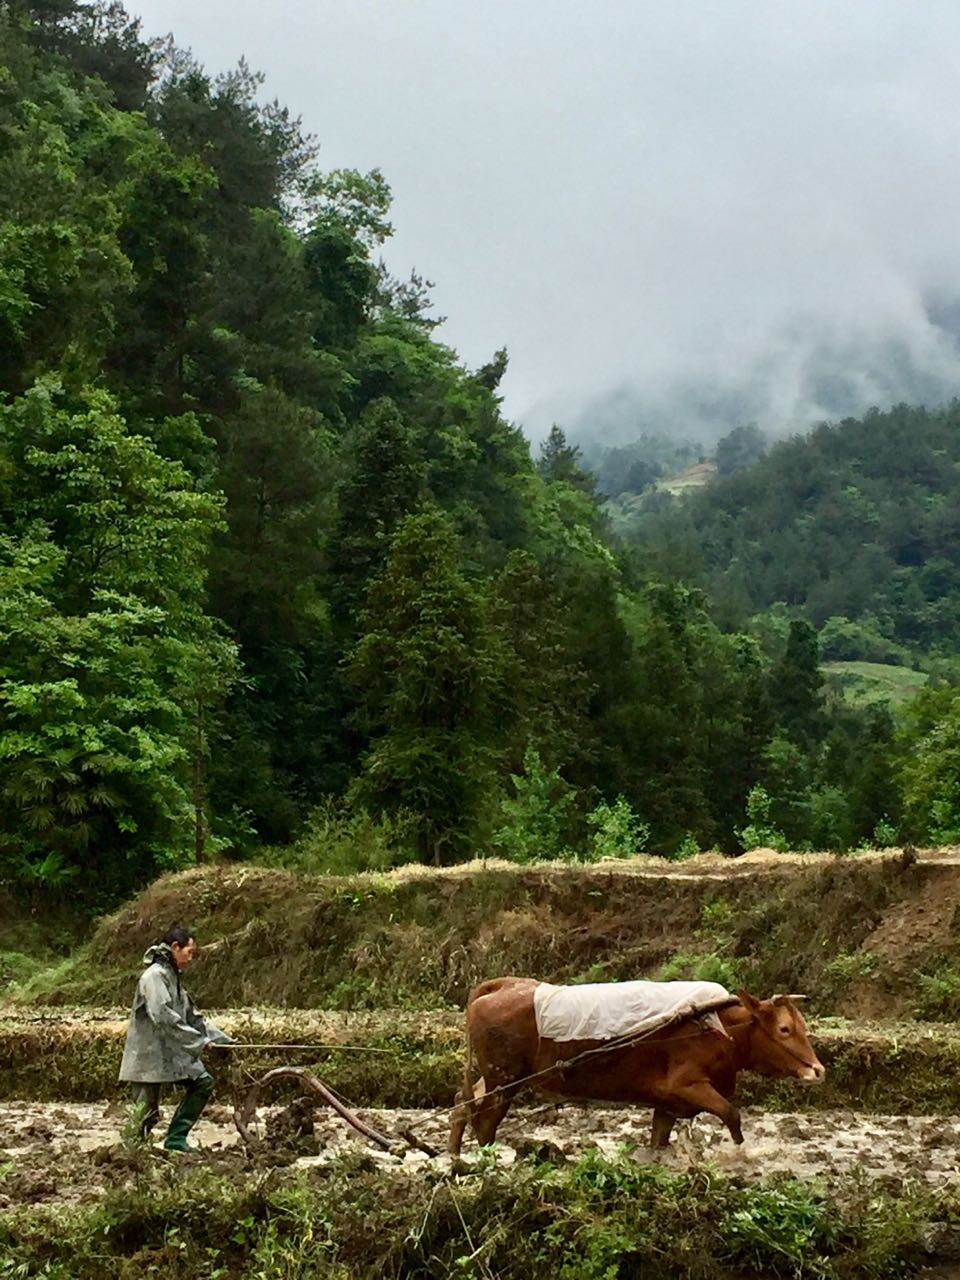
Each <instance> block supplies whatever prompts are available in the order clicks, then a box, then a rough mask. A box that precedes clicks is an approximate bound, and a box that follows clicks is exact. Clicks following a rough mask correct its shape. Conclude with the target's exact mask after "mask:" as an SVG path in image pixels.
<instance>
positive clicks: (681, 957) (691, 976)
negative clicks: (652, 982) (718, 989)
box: [657, 951, 743, 991]
mask: <svg viewBox="0 0 960 1280" xmlns="http://www.w3.org/2000/svg"><path fill="white" fill-rule="evenodd" d="M657 981H658V982H676V981H683V982H719V984H720V985H721V986H722V987H726V988H727V990H728V991H735V990H736V989H737V987H739V986H742V984H743V977H742V974H741V971H740V966H739V964H738V963H737V961H736V960H734V959H732V958H731V957H730V956H726V955H721V954H720V953H719V952H717V951H706V952H690V951H678V952H677V953H676V955H674V956H671V958H670V959H669V960H667V961H666V963H664V964H662V965H661V966H660V969H659V971H658V973H657Z"/></svg>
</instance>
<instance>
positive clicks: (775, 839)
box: [737, 783, 789, 853]
mask: <svg viewBox="0 0 960 1280" xmlns="http://www.w3.org/2000/svg"><path fill="white" fill-rule="evenodd" d="M772 803H773V801H772V799H771V797H770V796H769V795H768V794H767V792H766V790H765V789H764V788H763V787H762V786H760V784H759V783H757V785H756V786H754V787H751V788H750V794H749V795H748V796H747V818H748V819H749V821H748V824H747V826H745V827H743V828H742V829H741V830H740V831H738V832H737V835H738V836H739V838H740V840H741V842H742V844H743V847H744V848H745V849H747V850H749V849H776V850H777V851H778V852H779V853H784V852H785V851H786V850H787V849H788V848H789V845H788V844H787V840H786V837H785V836H784V834H783V832H782V831H778V830H777V828H776V827H775V826H773V824H772V822H771V818H770V809H771V806H772Z"/></svg>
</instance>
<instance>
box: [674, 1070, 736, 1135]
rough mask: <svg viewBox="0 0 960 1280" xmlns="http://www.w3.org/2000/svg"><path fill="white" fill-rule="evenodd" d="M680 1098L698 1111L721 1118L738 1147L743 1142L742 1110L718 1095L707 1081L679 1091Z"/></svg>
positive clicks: (721, 1095) (720, 1094)
mask: <svg viewBox="0 0 960 1280" xmlns="http://www.w3.org/2000/svg"><path fill="white" fill-rule="evenodd" d="M677 1095H678V1097H681V1098H682V1099H683V1101H684V1102H689V1103H690V1105H691V1106H693V1107H695V1108H696V1110H697V1111H709V1113H710V1114H711V1115H713V1116H717V1117H719V1119H721V1120H722V1121H723V1123H724V1124H725V1125H726V1126H727V1128H728V1129H729V1130H730V1137H731V1138H733V1140H734V1142H736V1143H737V1144H738V1145H739V1144H740V1143H742V1142H743V1130H742V1129H741V1128H740V1109H739V1107H736V1106H734V1104H733V1103H732V1102H730V1100H729V1099H728V1098H725V1097H724V1096H723V1094H722V1093H718V1092H717V1090H716V1089H715V1088H714V1087H713V1085H712V1084H708V1083H707V1081H706V1080H702V1081H699V1082H698V1083H696V1084H691V1085H687V1086H686V1087H685V1088H683V1089H678V1090H677Z"/></svg>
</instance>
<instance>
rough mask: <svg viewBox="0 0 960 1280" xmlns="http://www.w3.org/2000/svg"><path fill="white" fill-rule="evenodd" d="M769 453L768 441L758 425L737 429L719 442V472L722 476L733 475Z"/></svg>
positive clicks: (751, 424)
mask: <svg viewBox="0 0 960 1280" xmlns="http://www.w3.org/2000/svg"><path fill="white" fill-rule="evenodd" d="M766 451H767V440H766V437H765V436H764V434H763V432H762V431H761V430H760V428H759V427H758V426H757V425H756V423H753V422H751V423H749V424H748V425H747V426H745V427H735V428H734V429H733V431H731V432H730V434H729V435H726V436H723V437H722V439H720V440H718V441H717V451H716V459H717V470H718V471H719V473H720V474H721V475H722V476H729V475H732V474H733V472H734V471H740V470H742V469H743V468H744V467H749V466H751V465H752V464H753V463H754V462H756V461H757V460H758V459H759V458H762V457H763V455H764V454H765V453H766Z"/></svg>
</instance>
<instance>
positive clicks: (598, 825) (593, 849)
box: [587, 796, 650, 861]
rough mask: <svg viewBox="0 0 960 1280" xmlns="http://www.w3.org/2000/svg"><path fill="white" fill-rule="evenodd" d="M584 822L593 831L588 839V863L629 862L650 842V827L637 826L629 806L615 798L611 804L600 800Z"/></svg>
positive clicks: (619, 798)
mask: <svg viewBox="0 0 960 1280" xmlns="http://www.w3.org/2000/svg"><path fill="white" fill-rule="evenodd" d="M587 822H588V823H589V825H590V826H591V827H593V828H594V831H593V835H592V836H591V839H590V846H589V855H588V860H589V861H596V860H597V859H598V858H632V857H633V856H634V855H635V854H638V853H641V852H642V851H643V849H644V848H645V847H646V844H647V841H648V840H649V839H650V827H649V826H648V825H647V823H646V822H641V821H640V819H639V818H638V817H637V815H636V814H635V813H634V811H633V810H632V809H631V807H630V805H629V804H628V803H627V801H626V800H625V799H624V798H623V796H617V798H616V800H615V801H614V802H613V804H607V802H606V801H605V800H601V801H600V803H599V804H598V805H597V806H596V808H595V809H593V810H592V812H590V813H588V814H587Z"/></svg>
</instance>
